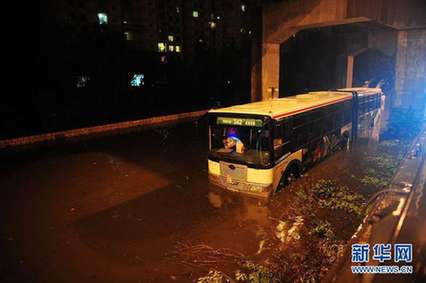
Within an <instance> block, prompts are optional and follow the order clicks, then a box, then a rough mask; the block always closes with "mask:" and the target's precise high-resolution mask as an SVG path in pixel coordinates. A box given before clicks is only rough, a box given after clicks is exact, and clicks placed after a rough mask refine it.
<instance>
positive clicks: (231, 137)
mask: <svg viewBox="0 0 426 283" xmlns="http://www.w3.org/2000/svg"><path fill="white" fill-rule="evenodd" d="M223 145H224V147H225V148H226V149H235V151H236V152H237V153H244V144H243V142H242V141H241V140H240V139H239V138H238V134H237V129H235V128H228V130H227V133H226V138H224V139H223Z"/></svg>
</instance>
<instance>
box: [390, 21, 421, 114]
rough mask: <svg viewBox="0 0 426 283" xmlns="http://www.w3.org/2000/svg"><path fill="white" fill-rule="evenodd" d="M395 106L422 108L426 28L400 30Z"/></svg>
mask: <svg viewBox="0 0 426 283" xmlns="http://www.w3.org/2000/svg"><path fill="white" fill-rule="evenodd" d="M397 40H398V41H397V52H396V66H395V68H396V69H395V71H396V72H395V99H394V106H396V107H402V108H413V109H416V110H420V111H421V110H422V108H423V107H424V102H425V96H426V29H414V30H405V31H399V32H398V39H397Z"/></svg>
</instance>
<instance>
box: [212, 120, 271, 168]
mask: <svg viewBox="0 0 426 283" xmlns="http://www.w3.org/2000/svg"><path fill="white" fill-rule="evenodd" d="M210 132H211V133H210V135H211V137H210V140H211V148H210V154H211V155H212V156H213V157H215V158H221V159H223V158H225V159H227V160H235V161H239V162H241V163H246V164H255V165H262V166H266V165H268V164H269V163H270V158H269V152H270V144H269V141H270V137H269V136H270V135H269V130H267V129H265V128H264V127H257V126H254V127H249V126H232V127H229V126H226V125H217V124H216V125H212V126H211V130H210Z"/></svg>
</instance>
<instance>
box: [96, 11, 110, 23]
mask: <svg viewBox="0 0 426 283" xmlns="http://www.w3.org/2000/svg"><path fill="white" fill-rule="evenodd" d="M98 20H99V24H100V25H106V24H108V16H107V14H106V13H98Z"/></svg>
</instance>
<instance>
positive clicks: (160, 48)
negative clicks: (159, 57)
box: [158, 42, 166, 52]
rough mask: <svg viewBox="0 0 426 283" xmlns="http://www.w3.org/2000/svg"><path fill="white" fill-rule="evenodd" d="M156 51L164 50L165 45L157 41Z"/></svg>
mask: <svg viewBox="0 0 426 283" xmlns="http://www.w3.org/2000/svg"><path fill="white" fill-rule="evenodd" d="M158 51H159V52H166V45H165V44H164V43H163V42H159V43H158Z"/></svg>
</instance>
